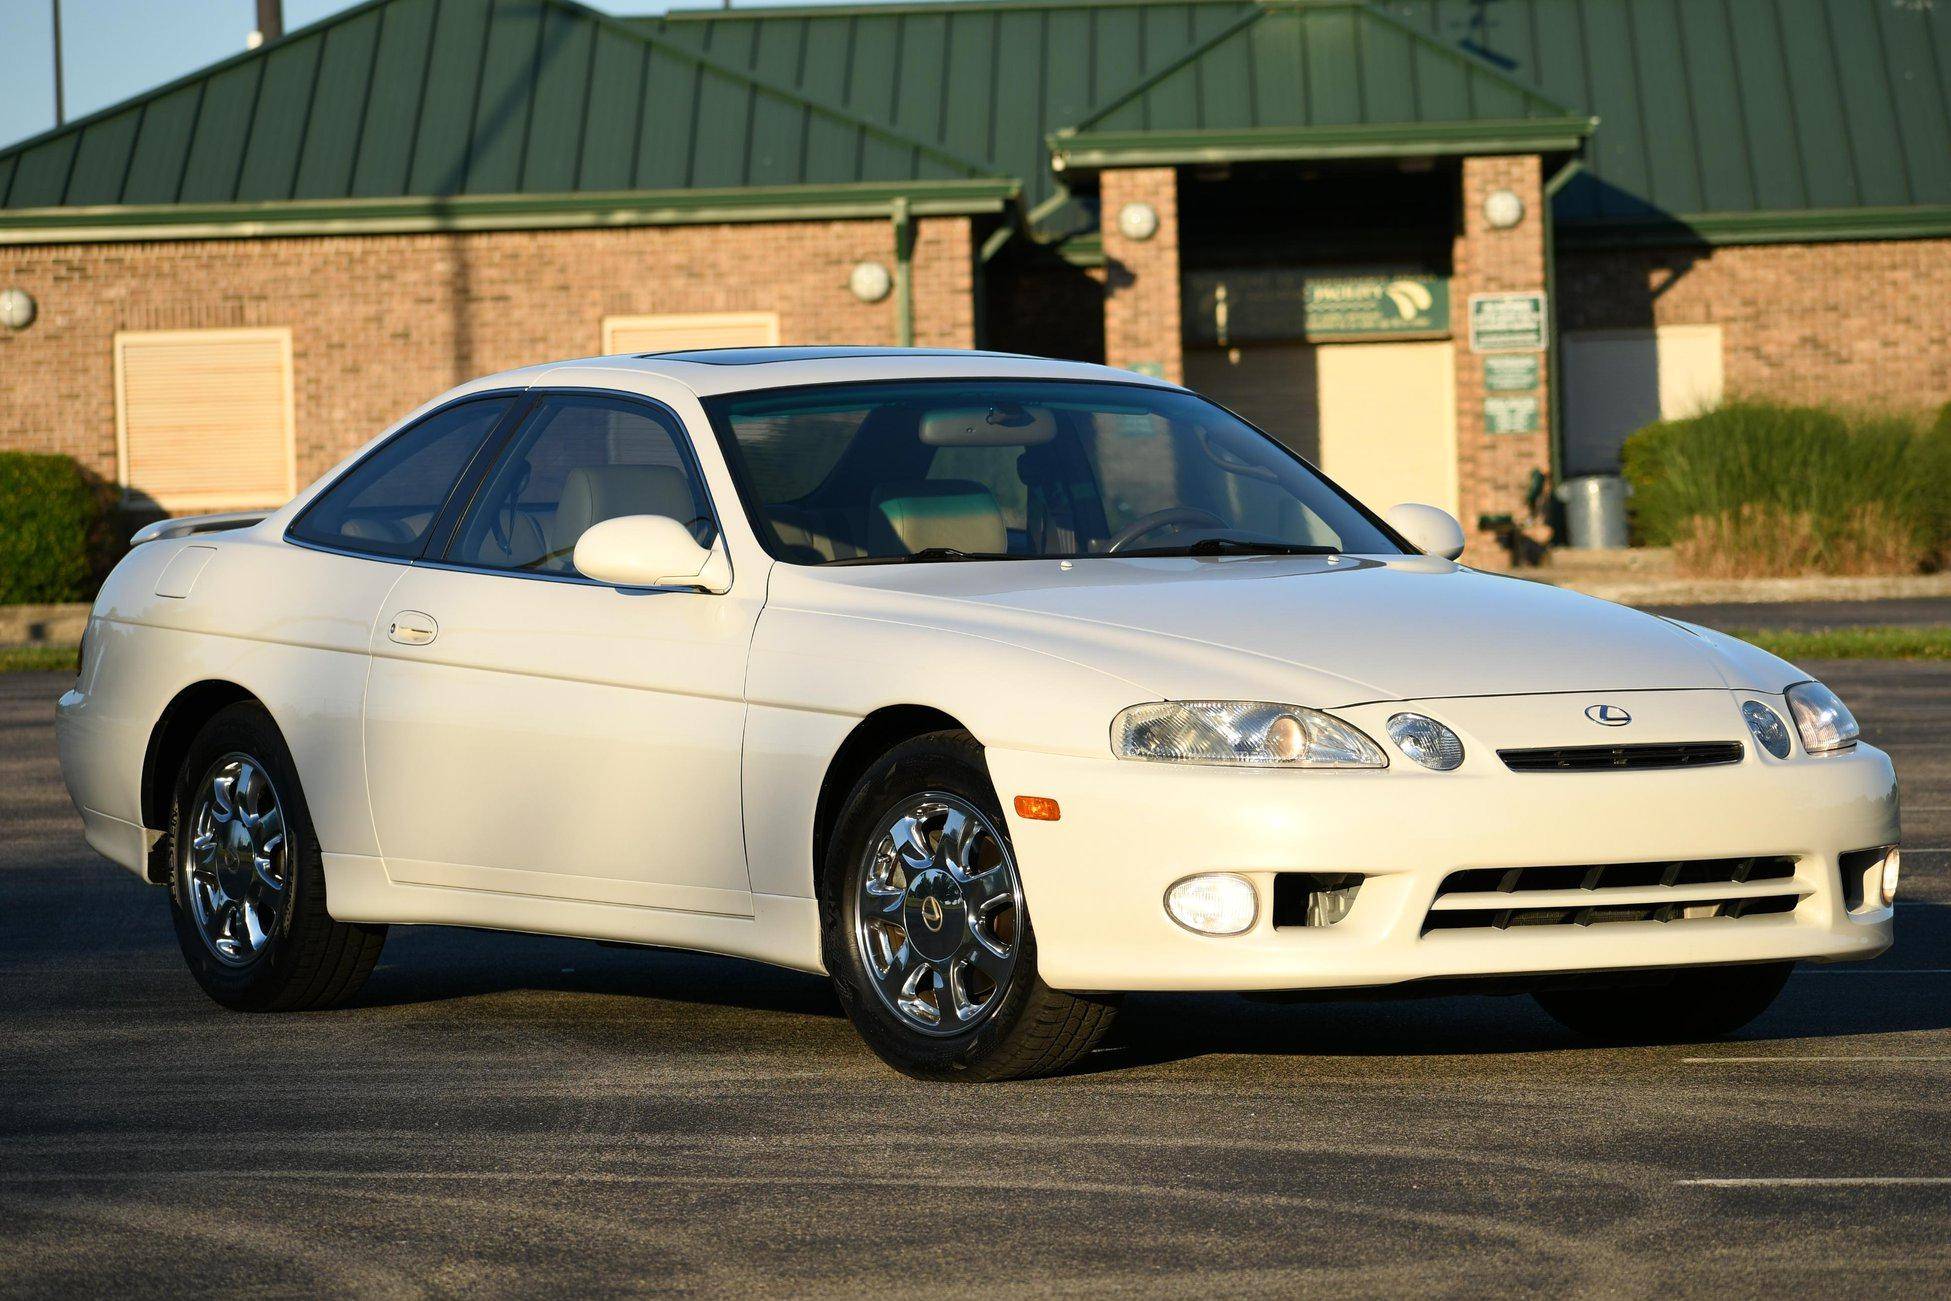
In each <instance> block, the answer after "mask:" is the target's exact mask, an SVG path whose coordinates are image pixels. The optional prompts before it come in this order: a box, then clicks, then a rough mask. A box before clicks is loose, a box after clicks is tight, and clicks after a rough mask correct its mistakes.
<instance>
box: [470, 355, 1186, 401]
mask: <svg viewBox="0 0 1951 1301" xmlns="http://www.w3.org/2000/svg"><path fill="white" fill-rule="evenodd" d="M600 372H609V374H604V375H601V376H600V379H601V381H602V382H605V383H608V384H612V385H613V386H614V387H617V388H620V389H629V388H632V387H634V385H633V384H632V383H631V381H630V378H629V377H631V376H635V377H638V378H642V379H649V378H652V377H655V378H660V379H666V380H674V381H676V382H677V383H679V384H682V385H684V386H685V387H686V388H689V389H690V390H691V391H692V392H693V393H695V394H697V395H698V396H699V397H710V396H715V395H717V394H721V393H740V392H748V391H752V390H758V389H771V388H792V387H798V386H802V385H809V384H845V383H868V382H872V381H875V380H901V379H1064V380H1095V381H1097V382H1099V383H1107V382H1108V383H1124V384H1146V385H1151V386H1155V387H1163V388H1171V387H1175V386H1174V385H1170V384H1166V383H1165V382H1164V381H1163V380H1158V379H1154V378H1151V377H1148V376H1146V375H1143V374H1140V373H1139V372H1136V371H1129V370H1119V369H1116V368H1114V367H1111V366H1098V365H1093V364H1091V363H1089V362H1078V361H1057V360H1054V359H1052V358H1048V357H1028V356H1023V355H1021V354H1017V353H1008V352H980V351H976V350H973V349H959V348H879V347H840V346H835V347H773V348H699V349H695V350H690V351H681V352H653V353H622V354H618V355H615V356H608V357H586V358H581V359H579V360H575V361H563V362H556V363H553V364H548V365H544V366H527V367H523V368H522V369H520V370H516V371H506V372H503V373H502V374H500V375H495V376H484V377H483V378H482V379H480V380H477V381H474V382H473V383H472V384H470V385H467V386H466V387H469V388H475V387H489V386H495V385H500V386H507V385H512V384H522V385H546V384H550V383H565V382H574V383H579V384H585V383H591V382H594V381H596V380H598V378H599V374H598V373H600Z"/></svg>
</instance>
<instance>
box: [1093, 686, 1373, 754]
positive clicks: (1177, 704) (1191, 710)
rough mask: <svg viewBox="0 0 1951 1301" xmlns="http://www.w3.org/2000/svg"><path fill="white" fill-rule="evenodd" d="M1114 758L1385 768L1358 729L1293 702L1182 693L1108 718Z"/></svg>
mask: <svg viewBox="0 0 1951 1301" xmlns="http://www.w3.org/2000/svg"><path fill="white" fill-rule="evenodd" d="M1111 748H1112V750H1113V751H1114V752H1116V754H1117V755H1118V757H1119V758H1121V759H1150V760H1153V761H1155V762H1159V763H1219V764H1235V765H1239V766H1242V767H1250V768H1386V767H1388V766H1389V759H1388V756H1387V755H1385V754H1383V753H1382V748H1381V747H1380V746H1378V745H1376V744H1375V742H1373V741H1371V740H1369V739H1368V737H1367V736H1365V735H1364V734H1363V733H1362V732H1361V731H1360V730H1358V729H1356V728H1353V727H1350V726H1349V725H1348V724H1347V723H1344V722H1342V721H1341V720H1340V719H1339V718H1335V717H1333V716H1332V715H1329V714H1324V713H1321V712H1320V711H1319V710H1315V709H1302V708H1301V707H1300V706H1299V705H1272V704H1266V703H1264V702H1261V701H1253V700H1184V701H1167V702H1165V703H1162V704H1155V705H1133V706H1132V707H1131V708H1130V709H1127V710H1125V711H1124V712H1123V713H1121V714H1119V715H1118V716H1117V717H1116V718H1115V719H1113V720H1112V721H1111Z"/></svg>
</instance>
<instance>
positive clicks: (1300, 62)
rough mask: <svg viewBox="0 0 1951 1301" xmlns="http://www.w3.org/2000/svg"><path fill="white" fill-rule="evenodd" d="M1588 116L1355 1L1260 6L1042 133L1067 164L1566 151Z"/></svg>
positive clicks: (1586, 128)
mask: <svg viewBox="0 0 1951 1301" xmlns="http://www.w3.org/2000/svg"><path fill="white" fill-rule="evenodd" d="M1592 127H1593V123H1592V121H1591V119H1590V118H1588V117H1585V116H1583V115H1580V114H1576V113H1573V112H1572V111H1571V110H1570V109H1568V108H1566V107H1565V106H1564V105H1563V104H1559V103H1556V102H1554V101H1553V100H1550V99H1547V98H1546V97H1545V96H1543V95H1541V94H1539V93H1538V92H1537V91H1535V90H1532V89H1531V88H1529V87H1527V86H1525V85H1523V84H1522V83H1520V82H1517V81H1514V80H1512V79H1511V78H1509V77H1507V76H1505V75H1504V74H1503V73H1501V72H1499V71H1498V70H1497V69H1496V68H1494V67H1492V66H1490V65H1489V64H1487V63H1484V62H1482V61H1481V60H1479V59H1477V58H1475V57H1474V56H1472V55H1469V54H1466V53H1464V52H1463V51H1461V50H1459V49H1457V48H1456V47H1454V46H1451V45H1446V44H1443V43H1442V42H1440V41H1438V40H1436V39H1435V38H1434V37H1431V36H1429V35H1426V34H1424V33H1422V32H1419V31H1417V30H1415V29H1414V28H1411V27H1409V26H1406V25H1405V24H1403V23H1401V22H1399V21H1397V20H1396V19H1394V18H1392V17H1389V16H1387V15H1385V14H1382V13H1380V12H1378V11H1376V10H1375V9H1372V8H1370V7H1369V6H1368V5H1366V4H1361V3H1356V2H1354V0H1347V2H1346V3H1318V2H1310V3H1267V4H1263V5H1261V6H1260V7H1259V8H1257V9H1255V10H1253V11H1251V12H1249V13H1248V14H1246V15H1245V16H1244V17H1242V18H1240V19H1239V20H1238V21H1237V22H1235V23H1234V24H1233V25H1232V26H1231V27H1229V28H1228V29H1226V30H1225V31H1224V32H1222V33H1220V34H1219V35H1218V36H1216V37H1214V38H1213V39H1212V40H1210V41H1207V42H1206V43H1205V44H1204V45H1202V46H1200V47H1199V48H1197V49H1196V50H1193V51H1191V52H1189V53H1187V54H1186V55H1185V56H1184V57H1182V58H1180V59H1179V60H1177V61H1176V62H1174V63H1173V64H1172V65H1170V66H1169V67H1167V68H1166V69H1165V70H1164V71H1163V72H1160V73H1159V74H1158V75H1157V76H1154V77H1152V78H1151V79H1149V80H1147V81H1145V82H1144V83H1142V84H1141V85H1139V86H1136V87H1134V88H1133V89H1131V90H1129V91H1127V92H1126V93H1124V94H1123V95H1120V96H1118V97H1116V98H1114V99H1113V100H1111V101H1110V103H1108V104H1106V105H1105V106H1104V107H1103V108H1101V109H1099V110H1098V111H1097V112H1096V113H1094V114H1093V115H1092V116H1091V117H1089V118H1087V119H1085V120H1084V121H1083V122H1082V123H1080V124H1079V125H1078V126H1077V127H1075V128H1066V129H1065V130H1062V131H1059V132H1057V133H1056V134H1055V135H1054V136H1053V137H1052V138H1051V141H1050V147H1051V150H1052V153H1053V155H1054V157H1055V158H1056V159H1057V161H1058V162H1059V163H1060V164H1068V165H1071V166H1079V165H1082V166H1087V167H1090V166H1106V165H1117V164H1120V163H1124V164H1131V163H1148V162H1195V161H1237V160H1243V159H1276V158H1331V157H1338V156H1354V155H1359V156H1366V157H1374V156H1377V155H1387V154H1405V153H1413V154H1429V153H1472V154H1483V153H1510V152H1523V153H1544V152H1550V151H1571V150H1575V149H1577V148H1578V147H1579V144H1580V142H1581V141H1582V140H1583V139H1584V137H1585V136H1586V135H1588V134H1590V133H1591V130H1592Z"/></svg>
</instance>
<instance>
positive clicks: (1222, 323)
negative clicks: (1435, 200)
mask: <svg viewBox="0 0 1951 1301" xmlns="http://www.w3.org/2000/svg"><path fill="white" fill-rule="evenodd" d="M1184 284H1185V302H1184V310H1185V330H1186V336H1187V341H1188V342H1191V343H1204V344H1219V345H1221V346H1225V345H1227V344H1234V343H1259V342H1267V341H1272V340H1283V339H1285V340H1291V339H1306V340H1333V339H1377V338H1440V337H1442V336H1444V335H1447V334H1449V332H1450V282H1449V280H1448V279H1447V278H1445V277H1443V276H1428V275H1416V274H1403V275H1396V274H1390V273H1376V274H1369V275H1341V274H1335V275H1330V274H1324V273H1322V272H1319V271H1309V270H1304V269H1297V268H1279V267H1250V268H1245V269H1242V270H1235V271H1189V272H1187V273H1186V274H1185V276H1184Z"/></svg>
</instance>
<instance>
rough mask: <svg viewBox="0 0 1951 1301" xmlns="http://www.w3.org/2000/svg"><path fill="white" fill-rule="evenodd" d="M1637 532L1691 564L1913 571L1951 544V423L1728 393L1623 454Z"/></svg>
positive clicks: (1755, 570) (1729, 573)
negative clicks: (1927, 423) (1926, 423)
mask: <svg viewBox="0 0 1951 1301" xmlns="http://www.w3.org/2000/svg"><path fill="white" fill-rule="evenodd" d="M1621 462H1622V464H1623V467H1624V470H1625V473H1626V477H1627V478H1628V479H1630V480H1631V481H1632V485H1633V515H1634V522H1635V524H1636V526H1637V528H1638V530H1639V533H1640V536H1641V540H1642V541H1645V542H1649V543H1652V544H1654V545H1656V546H1671V547H1673V548H1674V550H1675V561H1676V564H1677V565H1678V567H1679V568H1680V569H1681V570H1682V571H1683V572H1686V573H1693V574H1703V575H1712V576H1721V577H1746V576H1760V575H1772V574H1865V573H1905V572H1915V571H1917V570H1919V569H1923V568H1927V567H1931V566H1934V565H1936V564H1938V563H1939V562H1940V561H1941V560H1942V559H1943V558H1944V554H1945V552H1946V549H1947V544H1951V492H1947V491H1946V487H1945V485H1946V484H1947V482H1951V422H1946V421H1943V420H1940V421H1939V422H1938V424H1937V425H1936V426H1933V427H1931V428H1928V429H1926V428H1923V427H1921V426H1920V425H1919V424H1917V423H1914V422H1911V421H1908V420H1904V419H1901V418H1896V417H1890V416H1848V415H1845V414H1843V413H1841V412H1838V411H1833V410H1829V409H1826V408H1821V407H1791V406H1781V405H1777V404H1773V403H1766V402H1751V401H1744V402H1731V403H1728V404H1726V405H1723V406H1721V407H1718V408H1716V409H1715V410H1713V411H1709V412H1706V413H1705V414H1702V415H1698V416H1694V417H1691V418H1689V419H1686V420H1670V421H1664V422H1662V423H1659V424H1655V425H1649V426H1647V427H1646V428H1645V429H1642V430H1640V431H1639V432H1638V433H1636V434H1634V435H1633V436H1632V437H1631V438H1629V439H1627V440H1626V445H1625V447H1624V449H1623V450H1622V452H1621Z"/></svg>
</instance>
